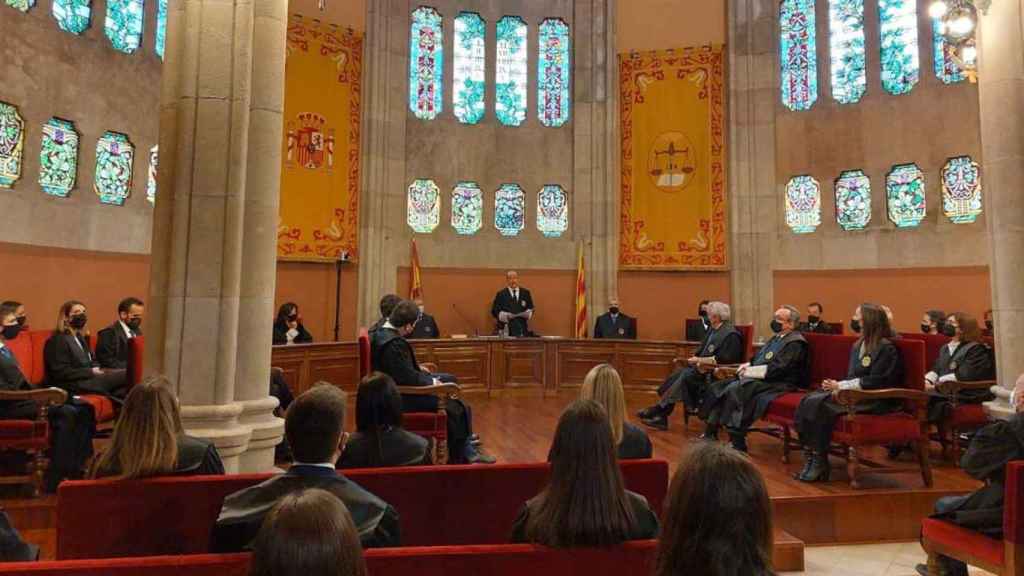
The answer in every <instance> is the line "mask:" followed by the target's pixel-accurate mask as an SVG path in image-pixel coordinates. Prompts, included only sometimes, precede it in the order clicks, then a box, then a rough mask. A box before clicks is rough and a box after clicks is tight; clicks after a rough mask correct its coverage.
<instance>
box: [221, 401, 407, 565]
mask: <svg viewBox="0 0 1024 576" xmlns="http://www.w3.org/2000/svg"><path fill="white" fill-rule="evenodd" d="M345 404H346V395H345V393H344V392H342V391H341V389H339V388H337V387H335V386H333V385H331V384H328V383H326V382H319V383H317V384H316V385H314V386H313V387H312V388H310V389H309V390H307V391H306V392H303V393H302V394H300V395H299V396H298V397H296V398H295V401H294V402H292V405H291V407H289V408H288V414H287V416H285V421H284V433H285V436H286V437H287V438H288V445H289V446H291V449H292V454H293V455H294V457H295V461H294V463H293V464H292V466H291V468H289V469H288V472H286V473H284V474H279V475H277V476H274V477H272V478H270V479H268V480H266V481H264V482H262V483H260V484H257V485H255V486H251V487H249V488H246V489H244V490H240V491H238V492H235V493H234V494H231V495H229V496H228V497H227V498H225V499H224V505H223V506H221V509H220V517H219V518H217V524H216V525H215V526H214V528H213V535H212V551H213V552H217V553H225V552H240V551H242V550H244V549H247V548H249V547H250V544H251V543H252V542H253V540H254V539H255V538H256V536H257V534H258V532H259V529H260V525H261V524H262V523H263V520H264V518H265V517H266V515H267V513H268V512H270V510H271V508H273V507H274V505H275V504H276V503H277V502H278V500H280V499H281V498H282V497H283V496H285V495H287V494H291V493H294V492H298V491H301V490H305V489H308V488H321V489H323V490H326V491H328V492H330V493H331V494H333V495H334V496H336V497H338V498H340V499H341V501H342V502H344V503H345V506H347V507H348V509H349V512H350V513H351V514H352V520H353V521H354V522H355V524H356V528H357V529H358V532H359V534H360V535H361V540H362V544H363V546H364V547H366V548H390V547H394V546H399V545H400V544H401V536H400V532H399V522H398V512H396V511H395V509H394V508H392V507H391V506H390V505H389V504H388V503H387V502H385V501H383V500H381V499H380V498H378V497H377V496H374V495H373V494H371V493H370V492H368V491H366V490H365V489H364V488H363V487H362V486H360V485H358V484H356V483H355V482H353V481H351V480H349V479H348V478H346V477H345V476H344V475H342V474H341V473H339V472H338V471H337V470H336V469H335V465H336V463H337V461H338V457H339V456H341V452H342V448H343V447H344V442H345V438H344V436H345V434H344V430H345Z"/></svg>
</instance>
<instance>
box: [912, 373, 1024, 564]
mask: <svg viewBox="0 0 1024 576" xmlns="http://www.w3.org/2000/svg"><path fill="white" fill-rule="evenodd" d="M1010 405H1011V406H1013V408H1014V412H1015V414H1014V415H1013V416H1011V417H1010V419H1009V420H996V421H995V422H992V423H991V424H989V425H988V426H986V427H984V428H982V429H981V430H979V431H978V433H977V434H975V435H974V437H973V438H972V439H971V444H970V446H968V448H967V451H966V452H964V455H963V457H962V458H960V468H961V469H962V470H963V471H964V472H966V473H967V474H969V475H970V476H971V477H972V478H975V479H977V480H981V481H982V482H984V483H985V485H984V486H982V487H981V488H979V489H977V490H975V491H974V492H972V493H970V494H967V495H964V496H945V497H942V498H939V499H938V500H937V501H936V502H935V515H934V516H932V517H933V518H941V519H943V520H947V521H949V522H952V523H953V524H956V525H958V526H962V527H964V528H970V529H971V530H976V531H978V532H981V533H982V534H984V535H986V536H989V537H991V538H995V539H998V540H1002V538H1003V505H1004V502H1003V496H1004V494H1005V492H1006V490H1005V487H1004V485H1003V483H1004V482H1005V480H1006V465H1007V464H1008V463H1009V462H1012V461H1014V460H1021V459H1024V374H1022V375H1021V376H1020V377H1019V378H1017V383H1016V386H1015V387H1014V390H1013V392H1012V393H1011V394H1010ZM937 561H938V564H939V566H938V567H939V572H938V574H939V575H940V576H967V566H966V565H965V564H964V563H963V562H961V561H959V560H955V559H953V558H948V557H946V556H939V557H938V558H937ZM917 572H918V574H921V575H922V576H929V575H930V574H931V573H930V572H928V567H927V566H926V565H924V564H918V566H917Z"/></svg>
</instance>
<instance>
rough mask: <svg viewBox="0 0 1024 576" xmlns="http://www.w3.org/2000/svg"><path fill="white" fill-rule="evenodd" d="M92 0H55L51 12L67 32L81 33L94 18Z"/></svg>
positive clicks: (61, 27)
mask: <svg viewBox="0 0 1024 576" xmlns="http://www.w3.org/2000/svg"><path fill="white" fill-rule="evenodd" d="M91 2H92V0H53V5H52V6H51V9H50V10H51V12H50V13H51V14H53V18H54V19H55V20H56V21H57V25H58V26H60V29H61V30H63V31H65V32H70V33H72V34H81V33H82V32H85V30H86V28H88V27H89V23H90V21H91V20H92V6H91V5H90V4H91Z"/></svg>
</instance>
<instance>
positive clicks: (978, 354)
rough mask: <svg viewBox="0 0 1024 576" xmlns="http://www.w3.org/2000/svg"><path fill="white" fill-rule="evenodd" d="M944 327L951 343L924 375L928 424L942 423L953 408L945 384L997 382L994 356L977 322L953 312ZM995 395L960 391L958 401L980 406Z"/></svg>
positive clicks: (971, 317) (979, 391)
mask: <svg viewBox="0 0 1024 576" xmlns="http://www.w3.org/2000/svg"><path fill="white" fill-rule="evenodd" d="M945 327H946V330H947V333H949V334H950V337H951V340H950V341H949V343H948V344H946V345H945V346H943V347H942V350H941V351H940V352H939V357H938V358H936V359H935V365H934V366H932V369H931V371H930V372H928V373H927V374H925V375H924V379H925V391H927V392H928V394H929V396H931V398H929V399H928V421H929V422H931V423H933V424H941V423H942V422H943V421H944V420H945V419H946V418H945V417H946V415H947V414H948V411H949V410H950V409H951V408H952V402H951V401H950V396H949V394H947V393H946V392H945V391H944V390H943V384H945V383H946V382H977V381H980V380H994V379H995V377H996V364H995V356H994V355H993V353H992V349H991V348H989V346H988V344H985V343H984V342H982V340H981V327H980V326H978V320H977V319H976V318H975V317H974V316H971V315H970V314H967V313H965V312H954V313H953V314H950V315H949V318H947V319H946V323H945ZM993 397H994V396H993V395H992V392H990V391H989V390H988V389H985V390H961V391H959V392H957V398H956V399H957V402H959V403H961V404H981V403H982V402H988V401H989V400H991V399H992V398H993Z"/></svg>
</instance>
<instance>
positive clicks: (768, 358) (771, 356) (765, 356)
mask: <svg viewBox="0 0 1024 576" xmlns="http://www.w3.org/2000/svg"><path fill="white" fill-rule="evenodd" d="M772 358H775V352H768V353H767V354H765V355H764V359H765V360H771V359H772Z"/></svg>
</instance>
